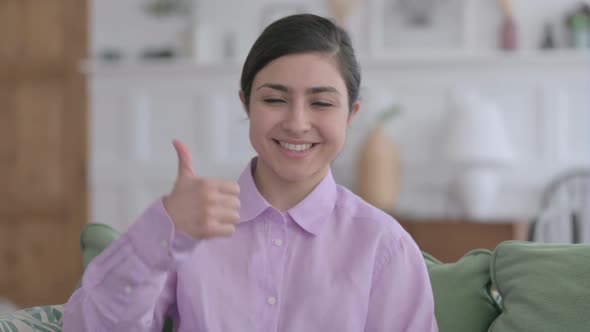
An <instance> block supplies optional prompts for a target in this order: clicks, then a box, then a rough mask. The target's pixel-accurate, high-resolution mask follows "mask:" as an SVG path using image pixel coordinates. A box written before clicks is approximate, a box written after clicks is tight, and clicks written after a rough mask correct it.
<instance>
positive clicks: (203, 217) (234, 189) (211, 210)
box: [164, 140, 240, 239]
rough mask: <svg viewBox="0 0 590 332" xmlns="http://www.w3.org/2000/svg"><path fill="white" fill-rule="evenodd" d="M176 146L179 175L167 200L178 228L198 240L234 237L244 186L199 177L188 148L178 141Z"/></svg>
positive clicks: (166, 206) (168, 209)
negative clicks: (241, 188) (241, 190)
mask: <svg viewBox="0 0 590 332" xmlns="http://www.w3.org/2000/svg"><path fill="white" fill-rule="evenodd" d="M173 145H174V148H175V149H176V153H177V154H178V175H177V177H176V182H175V183H174V188H173V189H172V192H171V193H170V194H169V195H168V196H166V197H165V198H164V207H165V208H166V211H168V214H169V215H170V217H171V218H172V222H173V223H174V226H175V228H176V229H177V230H180V231H182V232H184V233H186V234H188V235H190V236H192V237H193V238H195V239H206V238H212V237H217V236H230V235H232V234H233V233H234V232H235V225H236V223H237V222H238V220H239V218H240V216H239V210H240V199H239V194H240V186H239V185H238V183H237V182H234V181H226V180H219V179H211V178H206V177H201V176H198V175H197V174H195V172H194V170H193V161H192V157H191V154H190V152H189V150H188V148H187V147H186V145H184V144H183V143H182V142H180V141H178V140H174V142H173Z"/></svg>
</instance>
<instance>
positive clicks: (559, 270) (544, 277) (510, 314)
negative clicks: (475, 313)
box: [490, 241, 590, 332]
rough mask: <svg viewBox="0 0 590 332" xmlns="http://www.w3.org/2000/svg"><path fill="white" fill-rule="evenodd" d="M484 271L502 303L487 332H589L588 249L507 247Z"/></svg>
mask: <svg viewBox="0 0 590 332" xmlns="http://www.w3.org/2000/svg"><path fill="white" fill-rule="evenodd" d="M490 269H491V274H492V281H493V283H494V285H495V286H496V288H497V289H498V291H499V292H500V295H501V296H502V299H503V300H502V307H503V313H502V314H501V315H500V316H499V317H498V318H497V319H496V321H494V323H493V325H492V326H491V327H490V332H512V331H514V332H516V331H519V332H520V331H535V332H555V331H567V332H582V331H589V330H590V315H589V313H590V246H588V245H574V244H562V245H559V244H541V243H530V242H518V241H507V242H504V243H501V244H500V245H498V247H497V248H496V250H495V251H494V254H493V257H492V260H491V265H490Z"/></svg>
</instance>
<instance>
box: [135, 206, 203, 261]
mask: <svg viewBox="0 0 590 332" xmlns="http://www.w3.org/2000/svg"><path fill="white" fill-rule="evenodd" d="M127 236H128V237H129V239H130V241H131V244H132V245H133V247H134V249H135V252H136V254H137V256H138V257H139V258H140V259H141V260H142V261H143V262H144V263H145V264H146V265H147V266H149V267H151V268H154V269H157V270H170V269H171V268H173V267H174V266H175V265H176V263H177V262H178V261H179V260H182V259H183V258H185V257H187V256H188V255H189V254H190V253H191V252H192V251H193V249H194V248H195V246H196V245H197V242H198V241H196V240H194V239H193V238H191V237H190V236H188V235H186V234H184V233H181V232H179V231H176V230H175V228H174V223H173V222H172V219H171V218H170V216H169V215H168V212H167V211H166V209H165V208H164V203H163V201H162V199H158V200H157V201H156V202H154V203H153V204H152V205H151V206H150V207H149V208H148V209H147V210H146V211H145V212H144V213H143V214H142V215H141V217H140V218H139V219H138V220H137V222H135V224H133V225H132V226H131V228H130V229H129V231H128V232H127Z"/></svg>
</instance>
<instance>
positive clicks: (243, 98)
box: [239, 90, 250, 115]
mask: <svg viewBox="0 0 590 332" xmlns="http://www.w3.org/2000/svg"><path fill="white" fill-rule="evenodd" d="M239 94H240V101H241V102H242V106H244V111H246V115H250V113H249V112H248V105H246V96H245V95H244V91H242V90H240V93H239Z"/></svg>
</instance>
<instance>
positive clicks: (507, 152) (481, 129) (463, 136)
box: [442, 94, 515, 166]
mask: <svg viewBox="0 0 590 332" xmlns="http://www.w3.org/2000/svg"><path fill="white" fill-rule="evenodd" d="M445 134H446V135H445V138H444V140H443V148H442V152H443V155H444V158H445V159H447V161H449V162H450V163H452V164H455V165H456V164H459V165H463V166H501V165H506V164H509V163H511V162H512V161H513V160H514V158H515V156H514V150H513V147H512V145H511V144H510V139H509V137H508V133H507V131H506V128H505V126H504V122H503V119H502V115H501V114H500V111H499V109H498V108H497V107H496V105H494V104H492V103H490V102H488V101H485V100H483V99H481V98H479V97H478V96H476V95H474V94H464V95H461V96H460V97H459V98H457V99H456V102H455V107H453V109H451V111H450V112H449V118H448V122H447V127H446V128H445Z"/></svg>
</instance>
